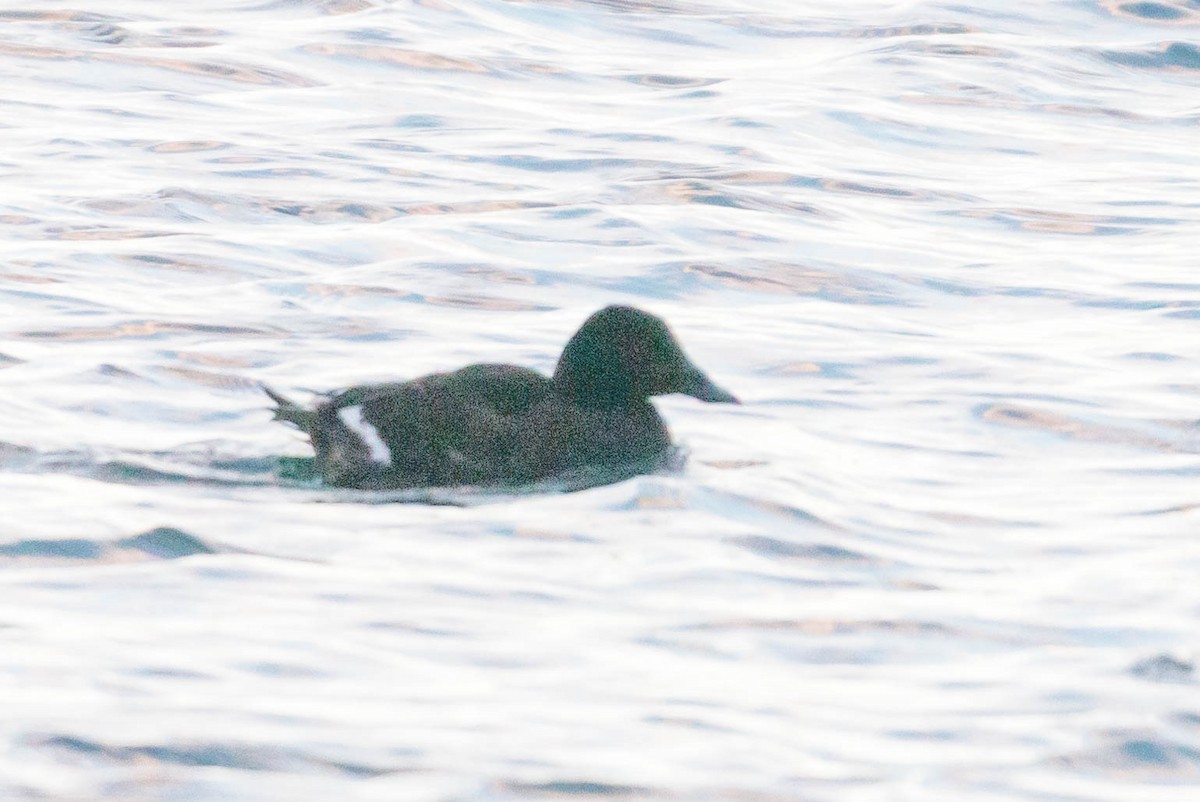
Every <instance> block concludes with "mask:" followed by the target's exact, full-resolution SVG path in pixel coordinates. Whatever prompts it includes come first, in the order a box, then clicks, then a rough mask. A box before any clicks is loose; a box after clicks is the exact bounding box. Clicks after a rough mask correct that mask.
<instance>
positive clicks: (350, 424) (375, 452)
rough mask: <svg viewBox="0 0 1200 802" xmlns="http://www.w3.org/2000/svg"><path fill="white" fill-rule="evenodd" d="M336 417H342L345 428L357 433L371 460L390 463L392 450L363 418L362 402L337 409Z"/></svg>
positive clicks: (385, 463)
mask: <svg viewBox="0 0 1200 802" xmlns="http://www.w3.org/2000/svg"><path fill="white" fill-rule="evenodd" d="M338 417H339V418H341V419H342V423H344V424H346V428H347V429H349V430H350V431H352V432H354V433H355V434H356V435H358V439H359V440H362V442H363V445H365V446H366V447H367V450H368V451H369V452H371V461H372V462H377V463H379V464H380V465H391V464H392V450H391V449H390V448H388V447H387V443H385V442H383V438H382V437H380V436H379V430H378V429H376V428H375V427H374V426H372V425H371V424H369V423H367V422H366V421H365V420H363V414H362V404H355V405H354V406H352V407H342V408H341V409H339V410H338Z"/></svg>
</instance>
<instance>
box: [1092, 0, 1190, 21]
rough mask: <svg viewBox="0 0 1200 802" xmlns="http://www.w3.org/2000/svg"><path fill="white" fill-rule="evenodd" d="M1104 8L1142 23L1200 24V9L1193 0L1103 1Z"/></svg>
mask: <svg viewBox="0 0 1200 802" xmlns="http://www.w3.org/2000/svg"><path fill="white" fill-rule="evenodd" d="M1104 7H1105V8H1107V9H1108V10H1109V11H1111V12H1112V13H1113V14H1115V15H1117V16H1124V17H1133V18H1135V19H1138V20H1141V21H1143V22H1159V23H1166V24H1174V25H1196V24H1200V8H1198V7H1197V4H1196V2H1195V0H1158V1H1157V2H1133V3H1130V2H1125V0H1105V2H1104Z"/></svg>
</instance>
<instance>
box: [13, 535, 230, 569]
mask: <svg viewBox="0 0 1200 802" xmlns="http://www.w3.org/2000/svg"><path fill="white" fill-rule="evenodd" d="M215 553H216V550H215V549H213V548H212V547H210V546H208V545H207V544H206V543H204V541H202V540H200V539H199V538H198V537H196V536H194V535H190V534H188V533H187V532H184V531H182V530H180V529H173V528H170V527H159V528H157V529H151V530H149V531H147V532H143V533H141V534H140V535H134V536H132V537H127V538H123V539H121V540H117V541H113V542H109V541H103V540H89V539H85V538H59V539H55V540H19V541H16V542H14V543H0V564H7V565H13V564H17V565H30V564H37V565H43V564H69V563H81V562H89V563H127V562H141V561H145V560H175V559H179V558H182V557H190V556H192V555H195V554H215Z"/></svg>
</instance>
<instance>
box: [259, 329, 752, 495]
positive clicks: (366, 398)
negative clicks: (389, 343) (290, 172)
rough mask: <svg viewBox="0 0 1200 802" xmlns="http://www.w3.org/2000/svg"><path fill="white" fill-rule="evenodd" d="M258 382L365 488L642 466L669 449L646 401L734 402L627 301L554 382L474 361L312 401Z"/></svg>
mask: <svg viewBox="0 0 1200 802" xmlns="http://www.w3.org/2000/svg"><path fill="white" fill-rule="evenodd" d="M262 389H263V390H264V391H265V392H266V394H267V395H268V396H270V398H271V399H272V400H273V401H274V402H275V404H276V408H275V410H274V419H275V420H278V421H283V422H286V423H290V424H292V425H294V426H295V427H296V428H298V429H299V430H300V431H302V432H303V433H304V434H306V435H307V436H308V439H309V441H310V442H311V444H312V447H313V450H314V452H315V460H314V462H315V467H316V470H317V473H318V474H319V475H320V477H321V480H322V481H323V482H324V484H326V485H330V486H333V487H341V488H358V489H364V490H394V489H405V488H424V487H461V486H512V485H525V484H529V483H533V482H537V481H539V480H544V479H549V478H552V477H555V476H559V475H562V474H564V473H565V472H568V471H573V470H580V469H590V468H618V467H622V466H634V465H638V464H650V463H653V462H654V460H655V459H656V458H657V457H659V456H660V455H663V454H664V453H666V452H667V451H668V450H670V449H671V448H672V443H671V436H670V433H669V432H668V430H667V427H666V424H665V423H664V422H663V419H662V417H661V416H660V415H659V414H658V412H657V410H656V409H655V408H654V405H653V404H651V403H650V400H649V399H650V398H651V397H653V396H658V395H666V394H670V393H683V394H686V395H690V396H692V397H693V398H697V399H699V400H701V401H705V402H710V403H726V404H737V403H740V402H739V401H738V399H737V398H736V397H735V396H734V395H733V394H731V393H729V392H728V391H726V390H724V389H722V388H721V387H719V386H718V385H716V384H715V383H714V382H713V381H712V380H711V379H710V378H709V377H708V376H707V375H706V374H705V373H704V372H703V371H701V370H700V369H699V368H698V367H696V366H695V364H693V363H692V361H691V360H689V359H688V358H687V356H686V355H685V354H684V352H683V348H682V347H681V346H680V344H679V341H678V340H676V338H675V336H674V335H673V334H672V333H671V330H670V329H669V328H668V327H667V324H666V323H665V322H664V321H663V320H662V319H661V318H659V317H657V316H655V315H653V314H650V313H649V312H645V311H643V310H641V309H637V308H634V307H631V306H607V307H605V308H603V309H601V310H599V311H598V312H595V313H594V314H592V315H591V316H590V317H589V318H588V319H587V320H586V321H585V322H584V323H583V325H582V326H581V327H580V328H579V330H578V331H577V332H576V333H575V334H574V336H572V337H571V339H570V340H569V341H568V342H567V344H566V346H565V347H564V348H563V352H562V356H561V357H560V358H559V360H558V364H557V366H556V367H555V370H554V374H553V376H551V377H547V376H545V375H543V374H541V373H538V372H537V371H534V370H530V369H529V368H524V367H520V366H517V365H510V364H476V365H469V366H467V367H464V368H460V369H458V370H454V371H450V372H446V373H433V374H430V375H427V376H422V377H420V378H416V379H411V380H408V381H402V382H394V383H385V384H370V385H362V386H355V387H350V388H347V389H343V390H340V391H335V392H332V393H329V394H326V396H325V399H324V400H322V401H320V402H319V403H318V404H316V406H315V407H312V408H308V407H304V406H302V405H300V404H297V403H295V402H293V401H291V400H289V399H288V398H287V397H286V396H284V395H281V394H280V393H277V392H276V391H274V390H272V389H271V388H269V387H267V386H265V385H263V387H262ZM635 472H637V471H635Z"/></svg>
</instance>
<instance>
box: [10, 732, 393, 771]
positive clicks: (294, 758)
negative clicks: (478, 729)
mask: <svg viewBox="0 0 1200 802" xmlns="http://www.w3.org/2000/svg"><path fill="white" fill-rule="evenodd" d="M30 740H31V741H32V745H33V746H35V747H37V748H39V749H45V750H48V751H52V752H56V753H59V754H60V756H65V755H67V754H69V755H72V756H74V757H76V758H78V757H83V756H86V757H89V758H93V759H97V758H99V759H103V760H104V761H105V762H108V763H113V764H125V765H137V766H139V767H142V768H145V767H149V766H189V767H197V766H207V767H213V768H225V769H239V770H242V771H305V770H308V771H313V770H318V771H333V772H337V773H339V774H345V775H349V776H352V777H378V776H381V775H385V774H388V773H391V771H393V769H389V768H380V767H374V766H368V765H366V764H362V763H354V762H344V761H339V760H332V759H328V758H322V757H319V756H316V755H312V754H309V753H307V752H304V751H301V750H296V749H287V748H283V747H278V746H273V745H260V744H251V743H238V742H236V741H230V742H227V743H207V742H194V743H172V744H146V745H140V746H111V745H109V744H106V743H104V742H102V741H95V740H90V739H87V738H80V737H76V736H71V735H52V736H46V737H42V738H31V739H30Z"/></svg>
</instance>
